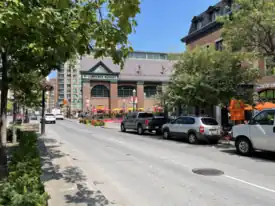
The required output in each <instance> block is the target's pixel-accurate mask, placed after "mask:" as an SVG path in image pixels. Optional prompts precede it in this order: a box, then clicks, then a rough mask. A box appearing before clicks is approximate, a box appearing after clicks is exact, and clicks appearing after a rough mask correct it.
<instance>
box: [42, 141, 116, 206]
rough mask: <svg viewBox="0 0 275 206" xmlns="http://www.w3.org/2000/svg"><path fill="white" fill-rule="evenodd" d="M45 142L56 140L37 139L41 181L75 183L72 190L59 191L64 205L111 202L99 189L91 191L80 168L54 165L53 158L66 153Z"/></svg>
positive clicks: (89, 205) (108, 203) (100, 205)
mask: <svg viewBox="0 0 275 206" xmlns="http://www.w3.org/2000/svg"><path fill="white" fill-rule="evenodd" d="M45 143H53V144H56V143H57V141H56V140H54V139H47V138H41V139H39V142H38V145H39V149H40V156H41V161H42V168H43V172H44V174H43V176H42V177H41V179H42V181H43V182H47V181H51V180H60V182H61V183H62V181H63V182H64V183H72V184H74V185H76V189H75V190H74V191H72V192H69V193H66V194H63V193H61V194H62V195H64V199H65V201H66V205H67V204H68V205H71V204H73V205H74V204H77V203H82V204H85V205H88V206H106V205H110V204H112V203H111V202H109V201H108V200H107V199H106V197H105V196H104V195H103V194H102V193H101V192H100V191H98V190H93V191H92V190H91V189H90V187H89V186H88V185H87V183H86V182H87V177H86V176H85V175H84V173H83V171H82V170H81V169H80V168H78V167H74V166H67V167H65V168H61V165H58V164H57V165H54V164H53V160H57V159H60V158H64V157H65V156H68V154H65V153H63V152H61V151H60V147H59V146H58V145H54V146H47V147H46V145H45ZM55 162H58V161H55ZM61 186H62V185H61ZM56 190H57V192H58V191H59V190H58V188H56Z"/></svg>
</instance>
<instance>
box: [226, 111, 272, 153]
mask: <svg viewBox="0 0 275 206" xmlns="http://www.w3.org/2000/svg"><path fill="white" fill-rule="evenodd" d="M274 117H275V109H266V110H262V111H261V112H259V113H258V114H256V116H254V117H253V118H252V119H251V120H250V121H249V123H248V124H240V125H235V126H233V128H232V134H231V135H232V137H233V140H235V147H236V149H237V152H238V153H240V154H242V155H250V154H251V153H252V152H253V151H254V150H263V151H271V152H275V124H274Z"/></svg>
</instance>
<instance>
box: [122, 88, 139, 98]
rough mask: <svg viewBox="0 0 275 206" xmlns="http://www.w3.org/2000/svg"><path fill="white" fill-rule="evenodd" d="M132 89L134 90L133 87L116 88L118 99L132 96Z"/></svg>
mask: <svg viewBox="0 0 275 206" xmlns="http://www.w3.org/2000/svg"><path fill="white" fill-rule="evenodd" d="M134 89H136V88H135V87H133V86H118V97H130V96H133V90H134Z"/></svg>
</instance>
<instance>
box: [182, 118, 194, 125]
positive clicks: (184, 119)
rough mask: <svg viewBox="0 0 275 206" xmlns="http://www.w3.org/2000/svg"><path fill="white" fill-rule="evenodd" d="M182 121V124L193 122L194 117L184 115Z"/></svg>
mask: <svg viewBox="0 0 275 206" xmlns="http://www.w3.org/2000/svg"><path fill="white" fill-rule="evenodd" d="M183 121H184V124H195V119H194V118H192V117H184V118H183Z"/></svg>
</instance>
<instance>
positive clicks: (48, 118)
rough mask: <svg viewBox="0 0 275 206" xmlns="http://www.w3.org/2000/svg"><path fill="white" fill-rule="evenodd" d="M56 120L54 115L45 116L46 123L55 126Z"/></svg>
mask: <svg viewBox="0 0 275 206" xmlns="http://www.w3.org/2000/svg"><path fill="white" fill-rule="evenodd" d="M55 121H56V118H55V116H54V114H50V113H48V114H45V123H52V124H55Z"/></svg>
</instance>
